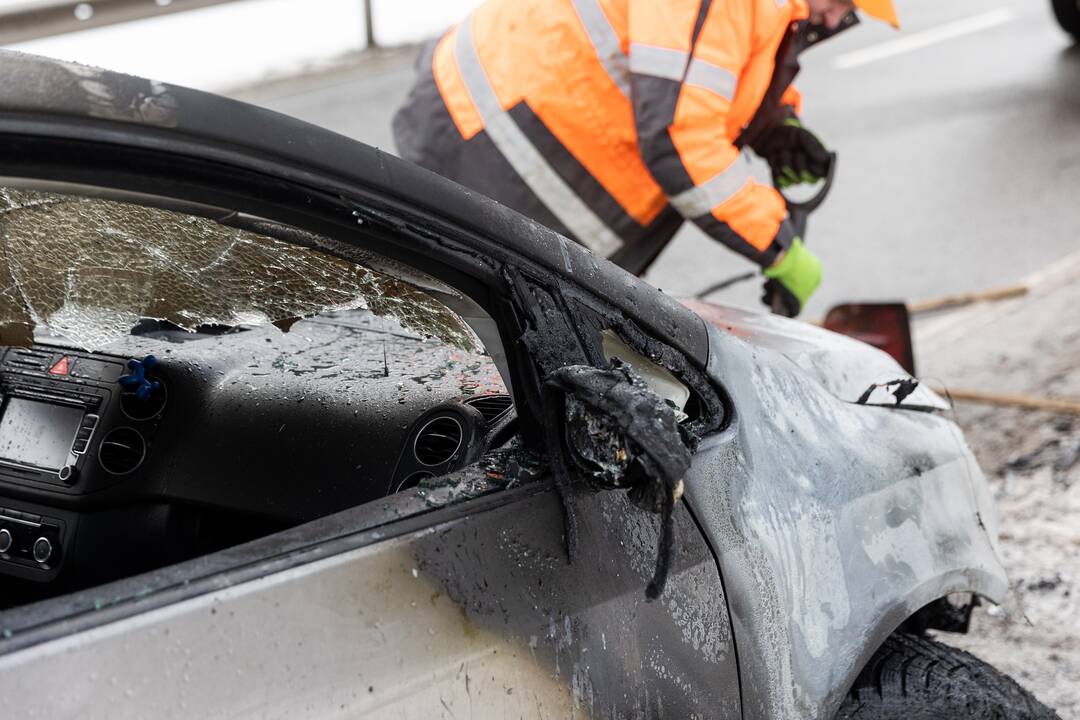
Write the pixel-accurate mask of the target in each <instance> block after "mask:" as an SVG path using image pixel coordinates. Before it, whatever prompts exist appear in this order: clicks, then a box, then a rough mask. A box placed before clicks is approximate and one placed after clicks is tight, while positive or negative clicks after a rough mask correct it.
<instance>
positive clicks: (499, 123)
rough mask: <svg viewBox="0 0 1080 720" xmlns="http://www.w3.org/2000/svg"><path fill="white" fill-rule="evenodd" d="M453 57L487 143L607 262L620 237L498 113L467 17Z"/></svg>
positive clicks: (504, 115)
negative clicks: (491, 144) (480, 120)
mask: <svg viewBox="0 0 1080 720" xmlns="http://www.w3.org/2000/svg"><path fill="white" fill-rule="evenodd" d="M454 57H455V58H456V59H457V64H458V70H459V71H460V72H461V78H462V80H464V82H465V87H466V89H467V90H468V91H469V96H470V97H472V101H473V104H474V105H475V106H476V110H477V112H479V113H480V117H481V118H482V119H483V121H484V129H485V130H487V134H488V137H490V138H491V141H492V142H493V143H495V147H496V148H498V150H499V152H500V153H502V155H503V157H505V158H506V160H507V162H509V163H510V166H511V167H513V168H514V171H515V172H516V173H517V174H518V175H520V176H521V179H522V180H524V181H525V184H526V185H528V186H529V188H530V189H531V190H532V191H533V192H534V193H536V196H537V197H538V198H540V200H541V202H543V203H544V205H546V206H547V208H548V210H550V211H551V212H552V214H553V215H554V216H555V217H556V218H558V219H559V222H561V223H562V224H563V225H565V226H566V228H567V229H568V230H569V231H570V232H572V233H573V234H574V235H575V237H577V239H578V240H580V241H581V242H582V244H584V245H585V246H586V247H588V248H589V249H591V250H592V251H593V252H595V253H597V254H598V255H603V256H604V257H608V256H610V255H612V254H613V253H614V252H615V251H616V250H618V249H619V248H621V247H622V246H623V241H622V240H621V239H620V238H619V236H618V235H616V234H615V233H614V232H612V230H611V228H609V227H608V226H607V225H605V224H604V222H603V221H602V220H601V219H600V218H598V217H597V216H596V214H595V213H593V211H592V210H590V209H589V207H588V206H587V205H586V204H585V203H584V202H582V200H581V198H579V197H578V196H577V195H576V194H575V193H574V191H573V190H571V189H570V187H569V186H568V185H567V184H566V183H565V182H563V180H562V178H560V177H559V176H558V174H557V173H556V172H555V171H554V170H553V169H552V168H551V166H550V165H548V163H547V161H546V160H544V157H543V156H542V155H541V154H540V152H539V151H538V150H537V149H536V147H535V146H534V145H533V144H532V143H531V142H529V138H527V137H526V136H525V133H524V132H522V131H521V128H520V127H518V125H517V123H515V122H514V120H513V118H511V117H510V115H509V114H507V113H506V111H504V110H503V109H502V105H500V104H499V98H498V97H497V96H496V95H495V90H494V88H492V87H491V83H490V82H489V81H488V78H487V74H486V73H485V72H484V67H483V65H481V64H480V57H479V56H478V55H477V54H476V46H475V45H474V44H473V36H472V15H470V16H469V17H467V18H465V21H464V22H462V23H461V25H460V26H459V27H458V34H457V41H456V42H455V44H454Z"/></svg>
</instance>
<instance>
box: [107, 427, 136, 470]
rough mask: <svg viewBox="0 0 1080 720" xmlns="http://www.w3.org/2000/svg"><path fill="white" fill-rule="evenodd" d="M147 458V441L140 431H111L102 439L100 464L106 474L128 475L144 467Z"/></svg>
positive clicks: (128, 429) (119, 429)
mask: <svg viewBox="0 0 1080 720" xmlns="http://www.w3.org/2000/svg"><path fill="white" fill-rule="evenodd" d="M144 457H146V441H145V440H143V436H142V435H140V434H139V433H138V431H136V430H133V429H131V428H129V427H119V428H116V429H115V430H110V431H109V432H108V433H106V434H105V437H103V438H102V439H101V447H100V448H98V462H99V463H101V467H103V468H105V471H106V472H110V473H112V474H113V475H126V474H128V473H129V472H131V471H133V470H134V469H135V468H137V467H139V466H140V465H142V461H143V458H144Z"/></svg>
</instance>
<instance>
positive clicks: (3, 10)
mask: <svg viewBox="0 0 1080 720" xmlns="http://www.w3.org/2000/svg"><path fill="white" fill-rule="evenodd" d="M302 1H303V0H297V2H302ZM228 2H236V0H97V1H96V2H71V0H36V1H34V0H27V1H26V2H22V3H19V4H17V5H14V6H12V7H4V6H2V5H0V45H11V44H13V43H18V42H24V41H26V40H36V39H38V38H43V37H50V36H53V35H62V34H64V33H69V32H77V31H79V30H88V29H90V28H95V27H104V26H106V25H115V24H117V23H123V22H128V21H130V20H143V19H145V18H150V17H156V16H159V15H169V14H172V13H178V12H184V11H186V10H197V9H199V8H204V7H210V6H211V5H222V4H224V3H228ZM363 2H364V19H365V25H366V36H367V37H366V39H367V47H369V48H373V47H375V46H376V43H375V35H374V27H373V26H374V23H373V22H372V17H371V1H370V0H363Z"/></svg>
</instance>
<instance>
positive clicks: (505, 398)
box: [465, 395, 514, 425]
mask: <svg viewBox="0 0 1080 720" xmlns="http://www.w3.org/2000/svg"><path fill="white" fill-rule="evenodd" d="M465 404H466V405H471V406H472V407H474V408H476V409H477V410H479V411H480V414H481V415H483V416H484V422H486V423H487V424H488V425H490V424H491V423H493V422H495V421H496V420H498V419H499V418H501V417H502V416H503V415H505V414H506V411H507V410H509V409H510V408H511V407H513V405H514V401H513V400H511V399H510V396H509V395H481V396H480V397H473V398H469V399H468V400H466V401H465Z"/></svg>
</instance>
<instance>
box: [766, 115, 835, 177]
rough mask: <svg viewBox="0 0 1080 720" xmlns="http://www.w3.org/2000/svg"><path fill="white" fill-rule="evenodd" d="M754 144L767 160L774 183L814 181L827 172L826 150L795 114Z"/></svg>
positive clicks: (827, 156)
mask: <svg viewBox="0 0 1080 720" xmlns="http://www.w3.org/2000/svg"><path fill="white" fill-rule="evenodd" d="M753 148H754V152H756V153H757V154H758V155H760V156H761V157H762V158H764V159H765V160H766V161H767V162H768V163H769V167H770V168H771V169H772V175H773V183H774V184H775V185H776V186H777V187H779V188H785V187H788V186H789V185H797V184H798V183H815V182H817V181H818V180H820V179H821V178H823V177H825V175H826V174H827V173H828V172H829V151H828V150H826V149H825V146H824V145H822V144H821V141H820V140H818V139H817V137H816V136H815V135H814V133H812V132H810V131H809V130H807V129H806V128H804V127H803V126H802V125H801V124H800V123H799V120H798V118H788V119H787V120H784V121H783V122H782V123H780V124H779V125H776V126H774V127H773V128H772V129H771V130H769V131H768V132H766V133H765V134H764V135H763V136H762V138H761V139H760V140H758V141H757V142H755V143H754V145H753Z"/></svg>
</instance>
